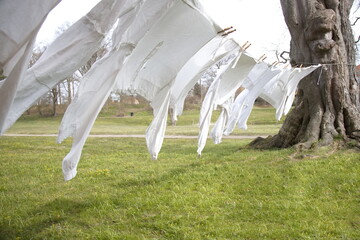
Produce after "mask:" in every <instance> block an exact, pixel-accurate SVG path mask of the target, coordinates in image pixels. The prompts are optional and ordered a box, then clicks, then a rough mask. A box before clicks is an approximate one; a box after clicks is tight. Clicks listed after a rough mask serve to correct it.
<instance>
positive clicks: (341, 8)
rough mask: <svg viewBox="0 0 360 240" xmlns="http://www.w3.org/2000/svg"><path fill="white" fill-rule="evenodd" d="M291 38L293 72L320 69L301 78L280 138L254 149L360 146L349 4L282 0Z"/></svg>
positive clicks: (261, 142)
mask: <svg viewBox="0 0 360 240" xmlns="http://www.w3.org/2000/svg"><path fill="white" fill-rule="evenodd" d="M280 1H281V5H282V9H283V14H284V17H285V21H286V24H287V26H288V28H289V31H290V34H291V38H292V40H291V45H290V58H291V64H292V65H293V66H296V65H297V66H300V65H303V66H308V65H312V64H319V63H320V64H323V65H322V67H320V68H319V69H318V70H316V71H314V72H313V73H312V74H310V75H309V76H308V77H306V78H304V79H303V80H302V81H301V82H300V84H299V88H298V97H297V101H296V104H295V107H294V109H293V110H292V111H291V112H290V114H289V115H288V117H287V118H286V120H285V122H284V124H283V126H282V128H281V129H280V131H279V133H278V134H277V135H275V136H274V137H271V138H267V139H257V140H255V141H254V142H253V143H252V144H253V145H254V146H255V147H279V148H283V147H290V146H294V145H296V146H298V147H300V148H305V149H307V148H310V147H311V146H312V145H313V144H315V143H320V145H329V144H331V143H332V142H333V140H334V138H335V137H336V138H342V139H344V140H345V141H353V142H354V143H355V144H356V145H357V146H360V145H359V141H360V104H359V97H360V95H359V84H358V82H357V80H356V78H355V49H354V46H355V44H354V37H353V35H352V30H351V24H350V22H349V13H350V8H351V6H352V3H353V0H341V1H340V0H280Z"/></svg>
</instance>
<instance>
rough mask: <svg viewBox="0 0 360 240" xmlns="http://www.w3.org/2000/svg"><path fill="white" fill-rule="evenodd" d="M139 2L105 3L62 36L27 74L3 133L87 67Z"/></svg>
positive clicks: (106, 0) (110, 0)
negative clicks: (50, 91)
mask: <svg viewBox="0 0 360 240" xmlns="http://www.w3.org/2000/svg"><path fill="white" fill-rule="evenodd" d="M139 1H140V0H138V1H126V0H116V1H114V0H102V1H101V2H100V3H98V4H97V5H96V6H95V7H94V8H93V9H92V10H91V11H90V12H89V13H88V14H86V15H85V16H84V17H82V18H81V19H80V20H78V21H77V22H76V23H74V24H73V25H72V26H71V27H70V28H68V29H67V30H66V31H65V32H64V33H63V34H62V35H60V36H59V37H58V38H57V39H56V40H55V41H54V42H53V43H52V44H51V45H50V46H49V47H48V48H47V49H46V50H45V52H44V53H43V55H42V56H41V57H40V59H39V60H38V61H37V62H36V63H35V64H34V65H33V66H32V67H31V68H30V69H28V70H27V71H26V75H25V77H24V80H23V81H22V83H21V84H20V85H19V86H18V89H17V92H16V96H15V98H14V101H13V103H12V105H11V109H10V111H9V113H8V115H7V116H6V118H5V121H4V122H0V133H1V134H2V133H4V132H5V130H7V129H8V128H9V127H10V126H11V125H12V124H13V123H14V122H15V121H16V120H17V119H18V118H19V117H20V116H21V114H22V113H23V112H25V111H26V110H27V109H28V108H29V107H30V106H31V105H32V104H33V103H34V102H36V100H37V99H39V98H40V97H41V96H42V95H44V94H45V93H46V92H47V91H49V90H50V89H52V88H53V87H54V86H55V85H56V84H57V83H59V82H61V81H62V80H64V79H65V78H66V77H68V76H71V74H72V73H74V72H75V71H76V70H77V69H79V68H80V67H81V66H82V65H84V64H85V63H86V61H88V60H89V59H90V57H91V56H92V55H93V53H95V52H96V50H97V49H98V48H99V47H100V45H101V42H102V40H103V39H104V37H105V35H106V33H107V32H108V31H109V30H110V29H111V27H112V26H113V25H114V23H115V21H116V19H117V18H118V17H119V16H121V15H126V13H127V12H128V11H130V10H131V9H133V8H134V7H135V6H136V4H137V3H138V2H139Z"/></svg>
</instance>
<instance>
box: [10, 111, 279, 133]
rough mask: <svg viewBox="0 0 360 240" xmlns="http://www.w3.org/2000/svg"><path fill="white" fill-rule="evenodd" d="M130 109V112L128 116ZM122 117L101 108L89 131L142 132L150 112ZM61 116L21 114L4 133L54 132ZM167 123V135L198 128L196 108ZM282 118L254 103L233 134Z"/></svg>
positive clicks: (272, 126) (274, 128)
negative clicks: (242, 127)
mask: <svg viewBox="0 0 360 240" xmlns="http://www.w3.org/2000/svg"><path fill="white" fill-rule="evenodd" d="M130 112H133V113H134V116H133V117H130ZM125 114H126V115H125V116H124V117H117V116H116V109H115V106H112V107H108V108H105V109H104V110H103V111H102V112H101V113H100V114H99V117H98V118H97V120H96V122H95V124H94V127H93V128H92V131H91V134H145V131H146V128H147V126H148V125H149V124H150V123H151V121H152V118H153V116H152V112H151V111H145V110H144V109H142V108H139V109H132V108H129V109H127V111H126V112H125ZM218 116H219V111H214V114H213V118H212V122H215V121H216V119H217V117H218ZM61 118H62V116H57V117H40V116H37V115H31V116H26V115H25V116H22V117H21V118H20V119H19V120H18V121H17V122H16V123H15V125H14V126H12V127H11V128H10V129H9V131H7V133H10V134H11V133H15V134H57V133H58V128H59V125H60V122H61ZM168 122H169V124H168V127H167V129H166V134H167V135H193V136H197V135H198V132H199V128H198V122H199V110H188V111H185V112H184V114H183V115H182V116H180V117H179V120H178V122H177V124H176V126H172V125H171V124H170V120H168ZM281 123H282V121H279V122H277V121H276V119H275V109H273V108H270V107H255V108H254V110H253V112H252V114H251V115H250V118H249V121H248V129H247V130H240V129H236V130H235V131H234V133H233V135H244V136H259V135H273V134H276V133H277V132H278V131H279V129H280V127H281Z"/></svg>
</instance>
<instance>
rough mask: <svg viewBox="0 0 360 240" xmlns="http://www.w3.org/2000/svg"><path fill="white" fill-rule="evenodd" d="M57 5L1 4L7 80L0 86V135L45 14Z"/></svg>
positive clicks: (15, 0) (1, 60) (1, 52)
mask: <svg viewBox="0 0 360 240" xmlns="http://www.w3.org/2000/svg"><path fill="white" fill-rule="evenodd" d="M59 2H60V0H49V1H46V2H44V1H41V0H34V1H25V2H24V1H20V0H3V1H0V43H1V46H0V73H1V74H2V75H4V76H6V77H7V78H6V80H5V81H2V82H1V84H0V135H1V134H2V133H3V132H4V129H3V128H2V127H1V126H3V125H4V123H5V121H6V116H7V115H8V113H9V111H10V109H11V106H12V104H13V101H14V98H15V95H16V91H17V89H18V87H19V86H21V84H22V79H23V77H24V72H25V71H26V69H27V67H28V63H29V60H30V57H31V54H32V49H33V46H34V43H35V40H36V36H37V33H38V31H39V29H40V27H41V25H42V24H43V22H44V21H45V19H46V16H47V15H48V13H49V12H50V11H51V10H52V9H53V8H54V7H55V6H56V5H57V4H58V3H59ZM31 9H32V10H31Z"/></svg>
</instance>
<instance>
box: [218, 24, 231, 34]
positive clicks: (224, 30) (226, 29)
mask: <svg viewBox="0 0 360 240" xmlns="http://www.w3.org/2000/svg"><path fill="white" fill-rule="evenodd" d="M232 28H233V26H231V27H228V28H225V29H223V30H221V31H219V32H218V34H220V33H223V32H226V31H228V30H230V29H232Z"/></svg>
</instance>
